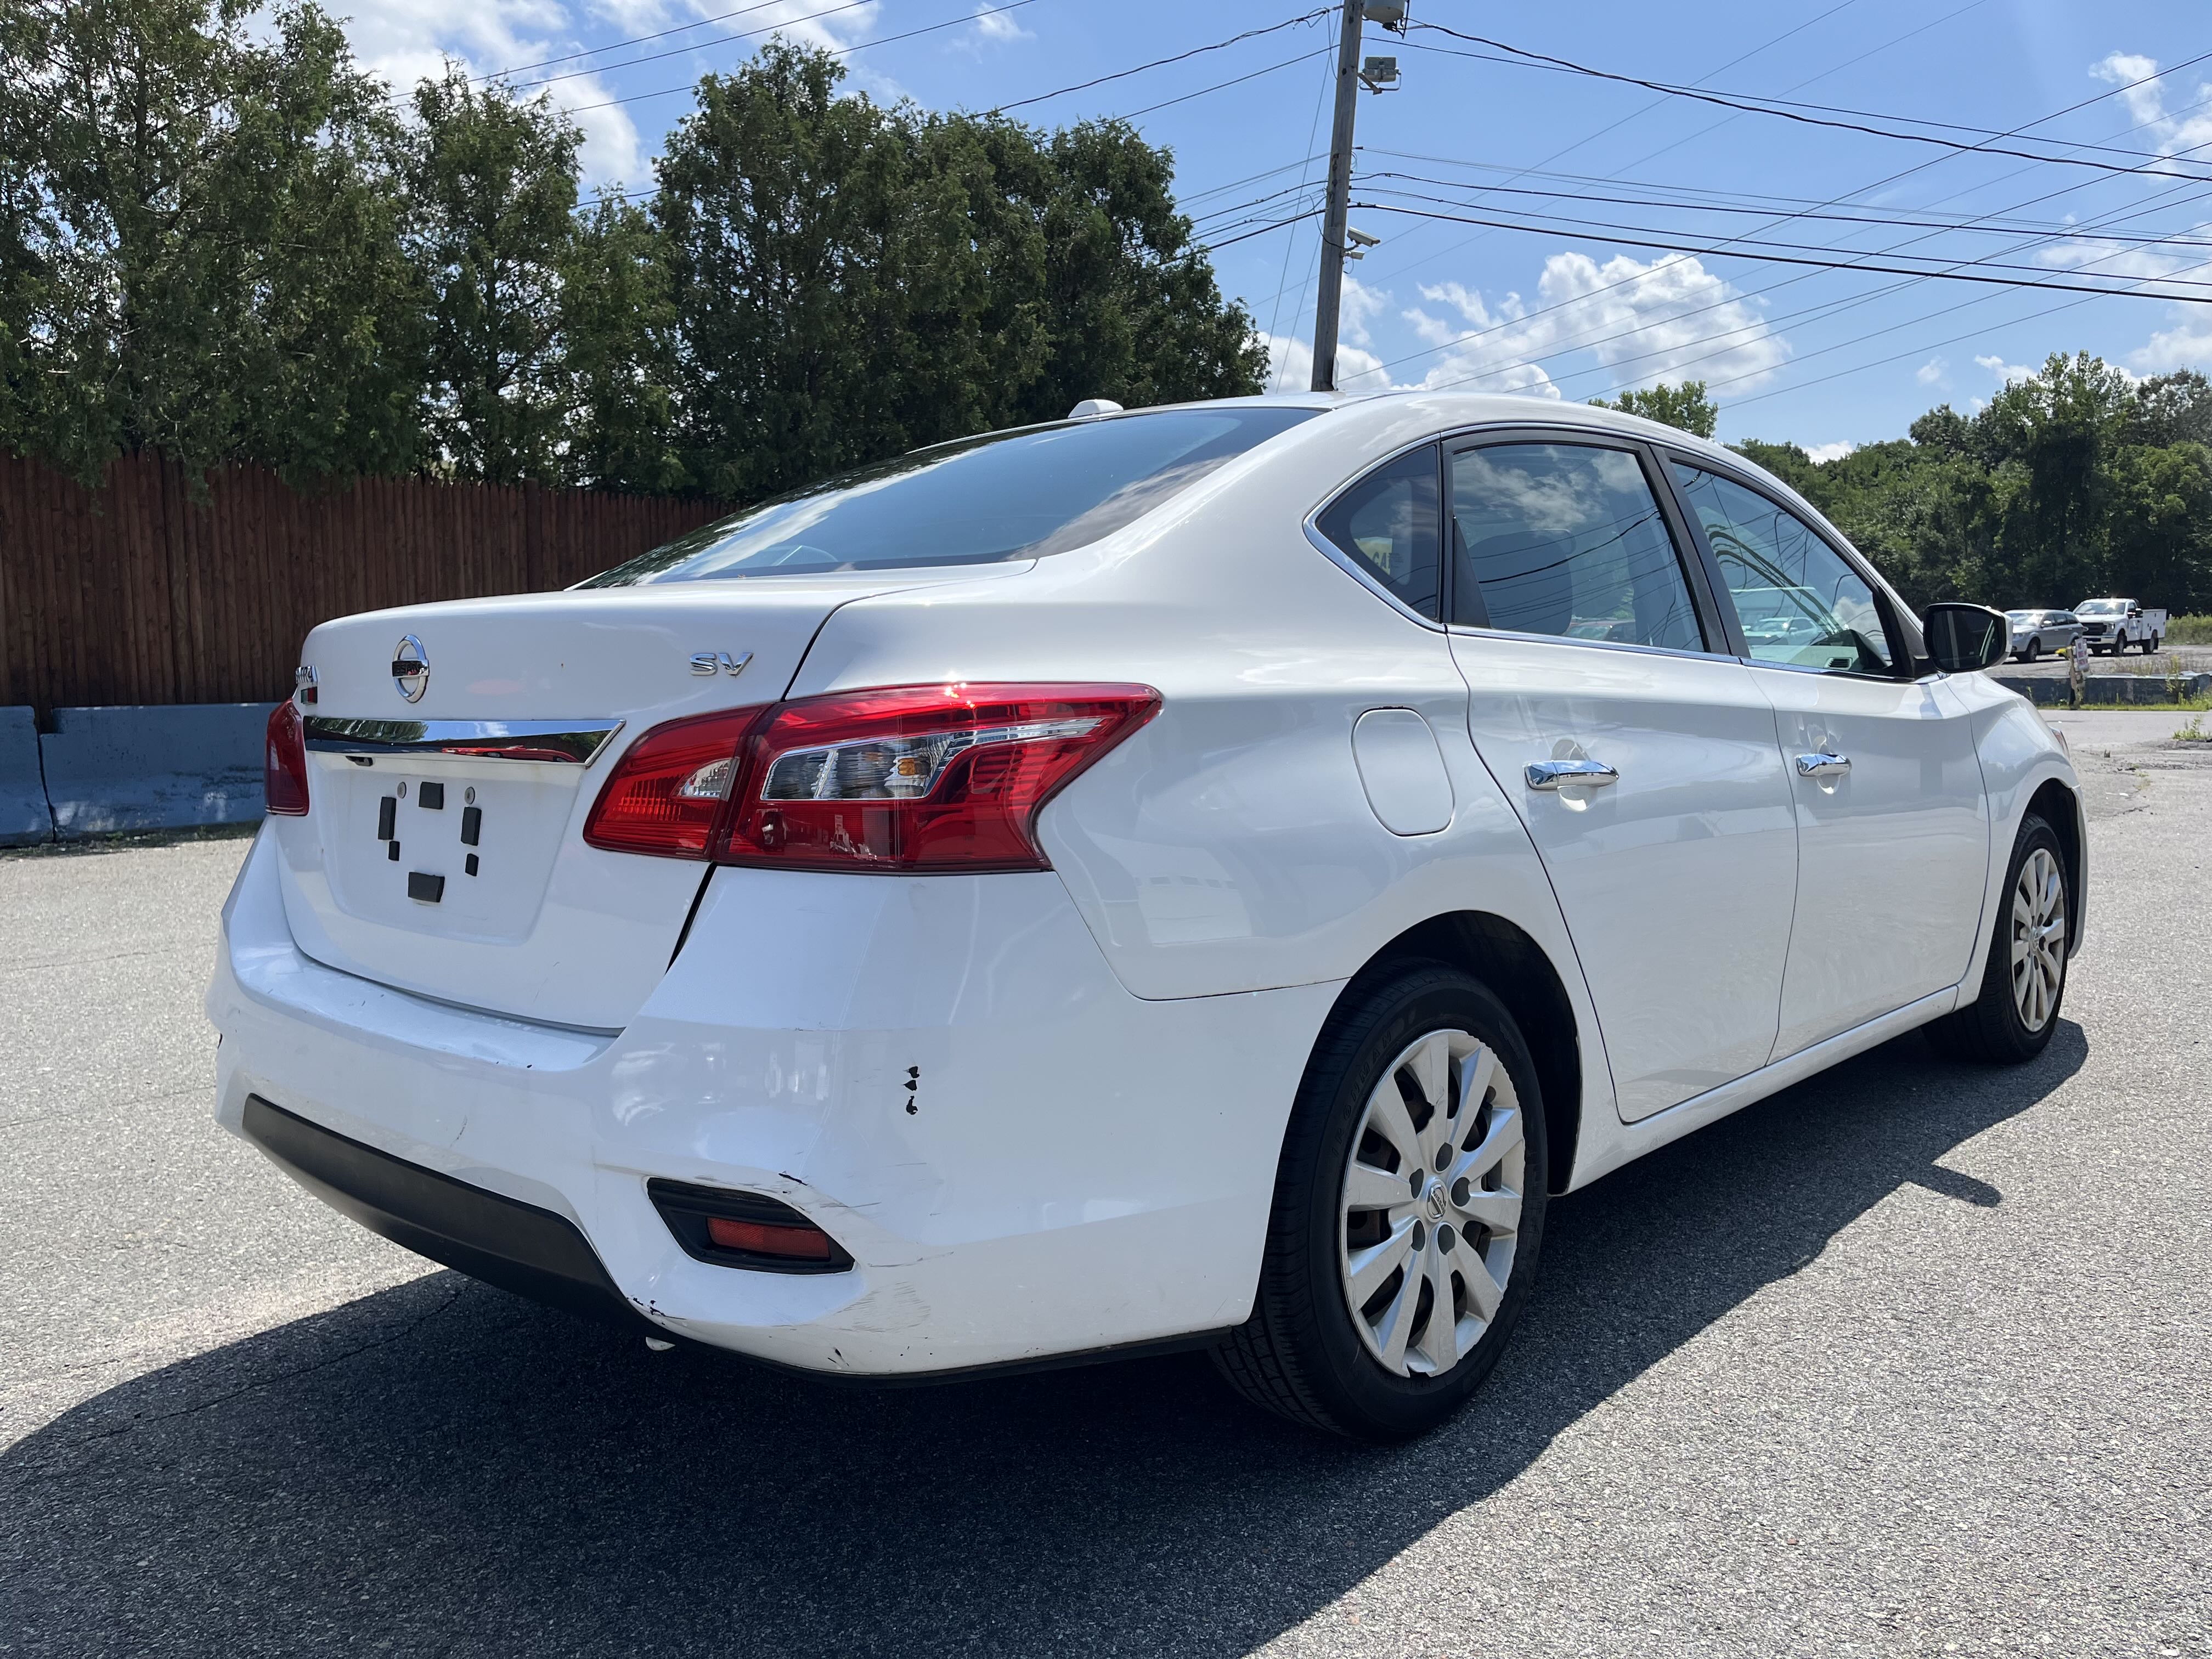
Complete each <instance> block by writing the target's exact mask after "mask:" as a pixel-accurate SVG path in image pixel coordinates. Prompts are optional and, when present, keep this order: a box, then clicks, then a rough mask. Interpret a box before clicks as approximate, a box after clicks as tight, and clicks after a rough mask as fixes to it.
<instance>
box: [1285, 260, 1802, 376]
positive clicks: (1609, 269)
mask: <svg viewBox="0 0 2212 1659" xmlns="http://www.w3.org/2000/svg"><path fill="white" fill-rule="evenodd" d="M1420 297H1421V301H1422V303H1421V304H1420V305H1418V306H1414V307H1410V308H1408V309H1407V310H1404V311H1401V312H1400V313H1399V315H1400V317H1401V319H1402V320H1403V321H1404V322H1405V323H1406V325H1407V326H1408V327H1410V328H1411V329H1412V330H1413V334H1414V336H1415V337H1416V338H1417V339H1419V341H1420V342H1421V343H1422V344H1423V345H1424V346H1425V347H1427V348H1429V349H1428V350H1427V351H1425V352H1423V353H1420V354H1419V355H1418V356H1417V357H1416V358H1415V360H1414V361H1415V362H1420V361H1421V360H1423V359H1425V360H1426V362H1425V367H1423V368H1421V369H1420V370H1419V379H1417V380H1407V379H1401V378H1398V376H1397V375H1396V374H1393V373H1392V372H1391V371H1392V369H1393V368H1397V369H1399V370H1400V372H1401V373H1410V372H1413V371H1412V365H1410V364H1407V363H1405V362H1403V360H1402V359H1401V361H1400V362H1398V363H1386V362H1383V360H1382V359H1381V358H1379V357H1378V356H1376V354H1375V353H1374V351H1373V350H1372V349H1371V348H1372V346H1373V345H1374V343H1375V342H1374V338H1373V328H1372V325H1373V322H1374V319H1376V318H1377V317H1378V316H1380V315H1381V314H1382V313H1383V312H1385V311H1386V310H1388V309H1389V307H1390V306H1391V305H1392V304H1393V303H1394V301H1393V300H1392V296H1391V295H1390V294H1389V292H1388V291H1387V290H1384V289H1376V288H1372V287H1370V286H1369V285H1367V284H1366V283H1361V282H1358V281H1357V280H1356V279H1353V278H1351V277H1346V281H1345V287H1344V308H1343V312H1342V317H1343V324H1342V341H1343V343H1342V345H1341V347H1340V352H1339V358H1338V374H1337V383H1338V385H1340V386H1342V387H1343V388H1344V389H1345V390H1346V391H1375V392H1384V391H1390V390H1397V391H1442V390H1445V389H1447V388H1449V389H1450V390H1452V391H1457V392H1519V393H1522V394H1525V395H1528V396H1530V397H1538V398H1562V397H1565V396H1566V395H1567V394H1566V393H1565V392H1561V390H1560V389H1559V386H1558V384H1557V383H1556V382H1555V381H1554V380H1553V377H1552V374H1551V373H1550V372H1548V371H1547V368H1545V361H1546V360H1555V359H1558V358H1562V357H1569V358H1571V357H1572V356H1574V355H1576V354H1577V353H1579V352H1582V351H1585V350H1587V351H1588V352H1589V354H1590V355H1591V356H1594V357H1595V359H1596V360H1597V362H1598V363H1599V365H1600V366H1601V368H1605V369H1607V370H1609V371H1610V372H1611V374H1612V378H1613V380H1614V382H1616V383H1617V384H1620V385H1622V386H1650V385H1652V384H1654V383H1656V382H1657V381H1660V380H1706V381H1709V382H1716V383H1717V382H1720V381H1729V382H1732V386H1731V389H1735V388H1736V387H1742V386H1754V385H1757V384H1758V383H1759V381H1760V380H1764V379H1765V378H1766V376H1768V375H1769V374H1772V373H1773V371H1774V370H1775V369H1776V368H1779V367H1780V366H1781V365H1782V363H1784V362H1785V361H1787V359H1788V357H1789V355H1790V348H1789V346H1788V343H1786V342H1785V341H1784V340H1783V338H1782V337H1781V336H1779V335H1778V334H1777V333H1775V332H1774V331H1773V330H1772V328H1771V326H1770V325H1768V323H1767V321H1766V319H1765V316H1764V315H1762V314H1761V313H1760V311H1759V308H1758V307H1756V306H1755V305H1754V304H1753V302H1752V301H1749V300H1747V299H1746V298H1744V297H1743V296H1742V295H1739V294H1738V293H1737V292H1736V290H1735V289H1734V288H1732V287H1730V286H1729V283H1726V282H1725V281H1723V279H1722V278H1720V277H1718V276H1715V275H1713V273H1711V271H1709V270H1705V267H1704V266H1703V265H1702V264H1699V262H1698V261H1697V260H1696V259H1694V258H1672V259H1661V260H1655V261H1654V262H1652V263H1651V264H1639V263H1638V262H1637V261H1636V260H1634V259H1631V258H1625V257H1624V258H1614V259H1609V260H1607V262H1606V263H1605V264H1602V265H1601V264H1597V263H1596V262H1595V260H1593V259H1591V258H1589V257H1588V256H1586V255H1584V254H1580V253H1555V254H1553V256H1552V257H1551V258H1548V259H1547V260H1546V261H1545V262H1544V269H1543V273H1542V275H1541V276H1540V277H1539V278H1538V281H1537V284H1536V303H1534V304H1533V305H1532V304H1530V303H1529V302H1528V301H1524V300H1523V299H1522V296H1521V295H1519V294H1517V293H1509V294H1507V295H1504V296H1503V297H1502V298H1499V299H1498V300H1495V301H1491V300H1486V299H1485V298H1484V297H1483V295H1482V294H1481V293H1480V291H1479V290H1477V289H1470V288H1468V287H1467V286H1466V285H1465V284H1464V283H1436V284H1433V285H1428V286H1424V287H1423V288H1422V289H1421V290H1420ZM1267 350H1268V361H1269V363H1270V365H1271V376H1270V379H1269V381H1268V384H1269V386H1271V387H1273V389H1275V390H1277V391H1283V390H1295V389H1297V388H1301V387H1303V386H1304V385H1305V384H1306V382H1307V380H1308V378H1309V377H1310V374H1311V373H1312V366H1313V356H1312V352H1311V350H1310V348H1309V346H1308V345H1307V343H1305V342H1304V341H1303V340H1297V339H1291V338H1289V337H1284V336H1273V335H1271V336H1268V337H1267ZM1601 389H1602V388H1601ZM1576 395H1577V396H1580V395H1583V394H1581V393H1577V394H1576Z"/></svg>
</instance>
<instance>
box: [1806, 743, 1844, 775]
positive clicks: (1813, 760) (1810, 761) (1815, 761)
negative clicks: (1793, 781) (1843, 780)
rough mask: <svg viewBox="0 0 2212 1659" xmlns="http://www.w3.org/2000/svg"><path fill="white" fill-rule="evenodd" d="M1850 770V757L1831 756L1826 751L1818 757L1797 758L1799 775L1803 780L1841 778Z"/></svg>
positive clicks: (1822, 751) (1821, 752)
mask: <svg viewBox="0 0 2212 1659" xmlns="http://www.w3.org/2000/svg"><path fill="white" fill-rule="evenodd" d="M1850 769H1851V757H1850V756H1849V755H1837V754H1831V753H1830V752H1829V751H1828V750H1825V749H1824V750H1821V751H1820V753H1819V754H1817V755H1800V756H1798V757H1797V775H1798V776H1799V777H1801V778H1820V779H1823V780H1826V779H1828V778H1840V777H1842V776H1844V775H1846V774H1847V773H1849V772H1850Z"/></svg>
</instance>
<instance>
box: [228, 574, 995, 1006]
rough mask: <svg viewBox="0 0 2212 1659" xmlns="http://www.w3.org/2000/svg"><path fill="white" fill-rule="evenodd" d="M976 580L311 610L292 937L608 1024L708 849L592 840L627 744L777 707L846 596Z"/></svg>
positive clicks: (753, 583)
mask: <svg viewBox="0 0 2212 1659" xmlns="http://www.w3.org/2000/svg"><path fill="white" fill-rule="evenodd" d="M994 574H1007V573H1006V569H1005V568H1003V567H1002V568H1000V570H999V571H998V572H994ZM935 580H975V572H973V571H972V570H962V571H947V572H945V573H943V574H941V575H940V574H939V573H936V572H932V571H903V572H896V573H890V574H884V573H874V574H861V573H853V574H832V575H826V576H812V577H770V578H752V579H747V580H742V581H729V582H685V583H671V584H667V585H663V586H641V587H633V588H601V589H590V590H572V591H569V592H561V593H540V594H528V595H522V596H518V597H515V598H512V599H474V600H465V601H459V602H456V603H452V604H445V605H421V606H414V607H410V608H407V609H403V610H393V611H373V612H369V613H367V614H365V615H362V616H357V617H347V618H344V619H343V620H341V621H338V622H334V623H325V624H324V625H323V626H322V627H320V628H318V629H315V630H314V632H313V634H311V635H309V636H308V639H307V650H306V653H305V663H306V665H307V667H308V668H310V669H312V671H313V702H307V701H306V700H305V697H304V696H303V698H302V707H301V714H302V715H303V716H304V717H305V718H306V720H307V740H308V749H309V753H308V757H307V758H308V779H309V810H308V811H307V815H306V816H304V817H278V818H275V819H273V820H272V823H274V824H275V825H276V838H277V842H278V844H279V846H280V848H281V849H282V851H283V861H282V863H283V888H284V902H285V911H286V915H287V918H288V920H289V922H290V924H291V928H292V933H293V936H294V938H295V940H296V941H297V942H298V944H299V945H300V947H301V949H302V950H303V951H306V952H307V954H308V955H310V956H312V957H315V958H316V959H317V960H318V961H320V962H322V963H326V964H327V965H329V966H331V967H334V968H337V969H343V970H344V971H346V972H349V973H353V974H357V975H362V976H363V977H365V978H368V979H372V980H375V981H380V982H381V983H384V984H386V985H392V986H395V987H399V988H401V989H404V990H407V991H411V992H414V993H416V994H421V995H424V996H428V997H433V998H436V999H438V1000H443V1001H447V1002H453V1003H457V1004H459V1005H462V1006H468V1007H472V1008H479V1009H483V1010H486V1011H489V1012H497V1013H501V1014H507V1015H510V1016H514V1017H519V1018H528V1019H532V1020H538V1021H542V1022H546V1023H550V1024H562V1025H573V1026H579V1027H583V1028H586V1029H592V1030H616V1029H619V1028H620V1027H621V1026H623V1025H624V1024H627V1023H628V1021H629V1018H631V1017H632V1016H633V1015H634V1014H635V1012H636V1010H637V1008H638V1007H639V1006H640V1005H641V1003H642V1002H643V1001H644V1000H645V998H646V996H647V994H649V993H650V992H651V990H652V988H653V985H654V984H655V983H656V982H658V981H659V978H660V976H661V975H662V974H663V973H664V972H665V969H666V968H667V964H668V963H669V960H670V958H671V956H672V955H673V953H674V951H675V949H676V947H677V945H678V941H679V939H680V938H681V935H682V932H683V928H684V921H685V919H686V917H687V916H688V915H690V910H691V908H692V904H693V902H694V901H695V899H696V896H697V895H698V893H699V891H700V888H701V884H702V882H703V880H704V879H705V877H706V874H707V866H704V865H702V864H699V863H696V862H692V861H689V860H679V859H665V858H652V857H642V856H639V855H637V854H625V853H611V852H605V851H602V850H600V849H598V848H592V847H588V846H586V844H585V843H584V842H583V840H582V836H581V829H582V824H583V821H584V818H585V816H586V813H588V811H590V809H591V805H592V801H593V799H595V798H596V797H597V794H598V793H599V787H600V786H601V784H603V783H604V782H605V779H606V776H607V775H608V772H609V770H610V769H611V766H612V764H613V763H614V762H615V760H616V759H617V757H619V756H620V754H621V753H622V752H623V750H624V749H626V748H627V747H628V745H629V743H631V742H632V741H634V740H635V738H637V737H638V736H639V735H640V734H641V733H642V732H646V731H647V730H648V729H650V728H651V727H653V726H656V725H659V723H660V722H662V721H664V720H675V719H679V718H682V717H684V716H687V715H692V714H707V713H711V712H713V711H714V710H717V709H725V708H740V707H744V706H749V705H754V704H761V703H768V702H775V701H776V700H777V699H778V698H779V697H781V696H782V695H783V692H784V690H785V689H786V688H787V686H788V685H789V684H790V683H791V679H792V677H793V674H794V673H795V671H797V669H798V667H799V662H800V660H801V659H803V658H804V657H805V653H806V650H807V647H808V646H809V645H810V644H811V641H812V640H813V638H814V635H815V634H816V632H817V630H818V629H819V628H820V627H821V625H822V623H823V621H824V620H825V619H826V618H827V617H829V614H830V613H831V612H832V611H835V610H836V607H837V606H838V605H842V604H844V603H847V602H848V601H850V600H852V599H860V598H863V597H866V596H868V595H871V594H875V593H882V592H890V591H894V590H896V589H899V588H904V587H911V586H918V585H924V584H928V583H931V582H933V581H935Z"/></svg>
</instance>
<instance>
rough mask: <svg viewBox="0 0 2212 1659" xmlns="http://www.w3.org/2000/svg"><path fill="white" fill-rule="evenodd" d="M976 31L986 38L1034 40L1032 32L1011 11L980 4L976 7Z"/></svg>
mask: <svg viewBox="0 0 2212 1659" xmlns="http://www.w3.org/2000/svg"><path fill="white" fill-rule="evenodd" d="M975 33H977V34H978V35H979V36H981V38H982V39H984V40H1036V36H1035V35H1034V34H1031V33H1030V32H1029V31H1028V30H1027V29H1025V28H1024V27H1022V26H1021V23H1020V21H1018V19H1016V18H1015V16H1014V15H1013V14H1012V12H1009V11H993V10H988V9H985V8H984V7H981V6H978V7H977V8H976V9H975Z"/></svg>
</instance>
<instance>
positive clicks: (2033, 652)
mask: <svg viewBox="0 0 2212 1659" xmlns="http://www.w3.org/2000/svg"><path fill="white" fill-rule="evenodd" d="M2042 654H2043V641H2041V640H2030V641H2028V642H2027V650H2025V651H2023V652H2021V653H2020V659H2021V661H2022V662H2033V661H2034V660H2035V659H2037V658H2038V657H2039V656H2041V655H2042Z"/></svg>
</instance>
